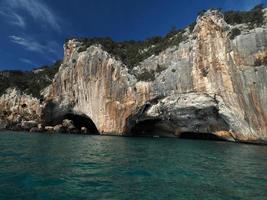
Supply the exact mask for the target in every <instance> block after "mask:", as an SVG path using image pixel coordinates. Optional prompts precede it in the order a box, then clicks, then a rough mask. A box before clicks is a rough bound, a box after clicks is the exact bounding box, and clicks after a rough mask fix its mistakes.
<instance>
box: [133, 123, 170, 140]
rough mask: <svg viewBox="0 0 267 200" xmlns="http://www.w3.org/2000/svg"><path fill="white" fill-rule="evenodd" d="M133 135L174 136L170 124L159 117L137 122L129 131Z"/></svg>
mask: <svg viewBox="0 0 267 200" xmlns="http://www.w3.org/2000/svg"><path fill="white" fill-rule="evenodd" d="M128 135H131V136H135V137H155V136H160V137H175V135H174V133H173V131H172V129H170V125H169V123H167V122H163V121H162V120H160V119H148V120H144V121H140V122H137V123H136V124H135V125H134V126H133V127H132V128H131V129H130V131H129V134H128Z"/></svg>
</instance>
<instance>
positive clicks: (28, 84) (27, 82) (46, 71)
mask: <svg viewBox="0 0 267 200" xmlns="http://www.w3.org/2000/svg"><path fill="white" fill-rule="evenodd" d="M61 63H62V61H61V60H59V61H57V62H55V63H54V64H52V65H49V66H42V67H40V68H38V69H34V70H32V71H27V72H23V71H2V72H0V95H2V94H3V93H4V92H5V91H6V89H7V88H10V87H11V88H12V87H14V88H17V89H19V90H20V91H22V92H24V93H26V94H30V95H33V96H34V97H40V91H41V90H42V89H44V88H45V87H47V86H48V85H49V84H50V83H51V82H52V80H53V78H54V76H55V74H56V73H57V72H58V68H59V66H60V65H61Z"/></svg>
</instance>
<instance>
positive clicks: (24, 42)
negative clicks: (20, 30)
mask: <svg viewBox="0 0 267 200" xmlns="http://www.w3.org/2000/svg"><path fill="white" fill-rule="evenodd" d="M9 38H10V41H11V42H13V43H15V44H18V45H20V46H22V47H24V48H25V49H26V50H29V51H32V52H37V53H41V54H45V55H47V54H52V55H54V56H59V55H60V54H59V48H60V47H59V45H58V44H57V43H56V42H54V41H50V42H48V43H47V44H41V43H39V42H37V41H36V40H33V39H29V38H25V37H21V36H16V35H10V36H9Z"/></svg>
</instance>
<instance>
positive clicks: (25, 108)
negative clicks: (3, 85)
mask: <svg viewBox="0 0 267 200" xmlns="http://www.w3.org/2000/svg"><path fill="white" fill-rule="evenodd" d="M41 109H42V108H41V104H40V100H39V99H37V98H35V97H32V96H31V95H27V94H24V93H23V92H21V91H19V90H17V89H15V88H9V89H7V90H6V91H5V93H4V94H3V95H2V96H1V97H0V129H6V128H9V129H21V130H23V129H25V130H29V129H31V128H33V127H34V126H37V123H38V122H40V121H41Z"/></svg>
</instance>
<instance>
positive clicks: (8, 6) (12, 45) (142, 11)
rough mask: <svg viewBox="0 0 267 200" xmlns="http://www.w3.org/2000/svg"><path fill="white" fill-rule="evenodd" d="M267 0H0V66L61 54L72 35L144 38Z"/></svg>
mask: <svg viewBox="0 0 267 200" xmlns="http://www.w3.org/2000/svg"><path fill="white" fill-rule="evenodd" d="M259 3H263V4H265V5H267V0H0V36H1V37H0V70H17V69H20V70H31V69H32V68H35V67H38V66H42V65H46V64H51V63H53V62H55V61H56V60H58V59H62V57H63V44H64V40H65V39H66V38H70V37H102V36H109V37H112V38H113V39H114V40H115V41H123V40H132V39H133V40H143V39H145V38H149V37H152V36H156V35H160V36H163V35H164V34H166V33H167V32H168V31H169V30H170V29H171V28H172V27H177V28H183V27H185V26H187V25H189V24H190V23H192V22H193V21H194V20H195V19H196V17H197V13H198V12H199V11H201V10H204V9H209V8H221V9H223V10H249V9H251V8H252V7H254V6H255V5H256V4H259Z"/></svg>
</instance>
